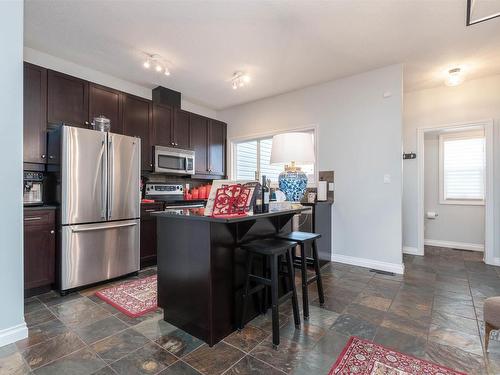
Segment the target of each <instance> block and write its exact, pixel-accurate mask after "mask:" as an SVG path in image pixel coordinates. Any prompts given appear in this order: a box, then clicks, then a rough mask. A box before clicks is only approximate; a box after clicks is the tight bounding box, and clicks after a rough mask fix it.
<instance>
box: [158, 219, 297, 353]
mask: <svg viewBox="0 0 500 375" xmlns="http://www.w3.org/2000/svg"><path fill="white" fill-rule="evenodd" d="M301 211H302V209H296V210H286V211H280V212H273V213H266V214H259V215H253V216H246V217H238V218H231V219H219V218H212V217H206V216H203V209H199V210H195V209H184V210H170V211H168V210H167V211H164V212H157V213H153V215H155V216H157V236H158V256H157V261H158V306H160V307H161V308H163V310H164V320H165V321H167V322H169V323H171V324H173V325H175V326H176V327H178V328H180V329H182V330H184V331H186V332H188V333H189V334H191V335H193V336H195V337H198V338H199V339H201V340H203V341H205V342H206V343H207V344H209V345H210V346H212V345H215V344H216V343H217V342H219V341H220V340H222V339H223V338H224V337H226V336H227V335H229V334H230V333H232V332H233V331H235V330H236V328H237V321H238V319H237V317H238V316H239V314H240V311H241V310H240V309H241V293H242V287H243V284H244V278H245V261H246V253H245V252H244V251H243V250H241V249H240V248H239V245H240V244H241V243H244V242H248V241H251V240H253V239H257V238H264V237H268V236H272V235H274V234H275V233H277V232H279V231H283V232H286V231H290V229H291V225H290V220H291V218H292V217H293V215H295V214H297V213H300V212H301ZM257 309H258V306H257V304H255V306H249V308H248V310H249V311H248V316H247V317H246V319H245V320H250V319H252V318H253V317H254V316H256V315H257V313H258V312H257Z"/></svg>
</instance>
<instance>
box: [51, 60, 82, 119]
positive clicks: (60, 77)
mask: <svg viewBox="0 0 500 375" xmlns="http://www.w3.org/2000/svg"><path fill="white" fill-rule="evenodd" d="M47 120H48V122H49V123H56V124H58V123H62V122H63V123H65V124H68V125H72V126H78V127H83V128H88V127H89V83H88V82H87V81H84V80H83V79H79V78H76V77H72V76H69V75H66V74H63V73H59V72H54V71H53V70H49V71H48V75H47Z"/></svg>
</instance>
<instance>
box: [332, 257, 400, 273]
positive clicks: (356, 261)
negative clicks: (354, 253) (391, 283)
mask: <svg viewBox="0 0 500 375" xmlns="http://www.w3.org/2000/svg"><path fill="white" fill-rule="evenodd" d="M332 261H334V262H339V263H345V264H350V265H352V266H360V267H366V268H373V269H375V270H379V271H386V272H394V273H398V274H403V273H404V271H405V266H404V264H403V263H401V264H397V263H387V262H380V261H378V260H372V259H366V258H356V257H351V256H348V255H341V254H333V255H332Z"/></svg>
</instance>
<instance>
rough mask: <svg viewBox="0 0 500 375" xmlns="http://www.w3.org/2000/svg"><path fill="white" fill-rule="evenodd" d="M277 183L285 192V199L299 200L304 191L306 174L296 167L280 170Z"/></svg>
mask: <svg viewBox="0 0 500 375" xmlns="http://www.w3.org/2000/svg"><path fill="white" fill-rule="evenodd" d="M278 185H279V188H280V190H281V191H282V192H283V193H285V195H286V200H287V201H290V202H299V201H300V200H301V199H302V197H303V196H304V194H305V192H306V188H307V175H306V174H305V173H304V172H302V171H300V170H298V169H297V170H295V171H291V170H288V171H284V172H281V173H280V175H279V178H278Z"/></svg>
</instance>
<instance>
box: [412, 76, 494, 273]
mask: <svg viewBox="0 0 500 375" xmlns="http://www.w3.org/2000/svg"><path fill="white" fill-rule="evenodd" d="M499 87H500V75H497V76H491V77H486V78H482V79H477V80H472V81H465V82H464V83H463V84H461V85H460V86H456V87H446V86H444V84H443V86H441V87H438V88H434V89H428V90H420V91H415V92H410V93H405V95H404V101H403V103H404V107H403V121H404V137H403V145H404V150H405V152H410V151H415V150H416V148H417V144H416V142H417V128H422V127H433V126H434V127H435V126H437V125H447V124H453V123H466V122H476V121H478V120H486V119H493V120H494V140H493V144H494V160H493V165H494V185H495V190H494V194H495V196H496V197H500V147H498V145H500V90H499ZM417 158H418V155H417ZM417 160H418V159H416V160H405V161H404V163H403V244H404V245H405V246H407V247H410V248H416V247H417V208H418V196H417ZM494 211H495V223H498V219H499V218H500V202H499V200H498V199H497V201H496V207H495V208H494ZM497 227H498V225H497V224H495V228H497ZM499 244H500V231H498V230H495V239H494V247H495V251H494V258H497V259H496V260H495V261H496V262H499V264H500V248H499Z"/></svg>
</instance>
